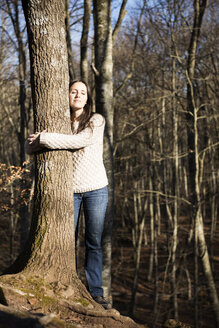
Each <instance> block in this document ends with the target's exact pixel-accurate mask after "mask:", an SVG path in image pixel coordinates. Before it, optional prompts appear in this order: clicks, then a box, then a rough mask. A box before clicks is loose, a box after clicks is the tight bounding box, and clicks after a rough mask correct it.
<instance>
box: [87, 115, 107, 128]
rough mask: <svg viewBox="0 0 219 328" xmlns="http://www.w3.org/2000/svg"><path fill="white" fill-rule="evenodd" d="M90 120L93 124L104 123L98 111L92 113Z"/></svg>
mask: <svg viewBox="0 0 219 328" xmlns="http://www.w3.org/2000/svg"><path fill="white" fill-rule="evenodd" d="M90 121H91V122H92V123H93V124H94V126H100V125H103V124H105V118H104V117H103V115H101V114H99V113H92V116H91V119H90Z"/></svg>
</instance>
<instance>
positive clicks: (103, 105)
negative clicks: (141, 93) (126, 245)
mask: <svg viewBox="0 0 219 328" xmlns="http://www.w3.org/2000/svg"><path fill="white" fill-rule="evenodd" d="M110 5H111V1H110V0H108V1H105V0H94V2H93V6H94V24H95V37H94V38H95V71H96V75H95V87H96V111H97V112H98V113H101V114H103V116H104V117H105V119H106V128H105V141H104V162H105V166H106V171H107V176H108V180H109V202H108V208H107V213H106V219H105V229H104V233H103V289H104V295H105V297H110V296H111V248H112V245H111V230H112V222H113V212H114V208H113V205H114V178H113V82H112V73H113V62H112V30H111V6H110Z"/></svg>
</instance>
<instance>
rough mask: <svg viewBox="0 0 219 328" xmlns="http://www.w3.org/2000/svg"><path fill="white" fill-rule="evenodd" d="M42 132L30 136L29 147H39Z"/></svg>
mask: <svg viewBox="0 0 219 328" xmlns="http://www.w3.org/2000/svg"><path fill="white" fill-rule="evenodd" d="M39 139H40V132H35V133H33V134H30V135H29V137H28V138H27V140H28V143H29V145H32V146H39Z"/></svg>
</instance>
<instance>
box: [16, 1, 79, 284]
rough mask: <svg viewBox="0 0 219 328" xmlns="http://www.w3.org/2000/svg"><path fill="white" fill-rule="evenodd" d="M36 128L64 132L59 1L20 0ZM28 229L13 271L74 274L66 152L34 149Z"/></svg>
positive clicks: (53, 277)
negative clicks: (29, 66) (31, 203)
mask: <svg viewBox="0 0 219 328" xmlns="http://www.w3.org/2000/svg"><path fill="white" fill-rule="evenodd" d="M22 4H23V10H24V14H25V19H26V24H27V29H28V39H29V50H30V62H31V86H32V98H33V110H34V119H35V122H34V125H35V130H36V131H42V130H43V129H45V128H46V129H47V130H48V132H54V131H55V132H60V133H68V132H69V133H70V113H69V101H68V82H69V77H68V57H67V49H66V40H65V22H64V18H65V6H64V5H65V3H64V1H59V0H56V1H34V0H29V1H23V2H22ZM35 180H36V181H35V197H34V208H33V217H32V224H31V231H30V236H29V240H28V243H27V246H26V248H25V250H24V253H23V254H21V256H20V257H19V258H18V260H17V262H16V263H15V265H14V269H15V271H16V272H19V271H20V270H22V269H23V272H25V273H28V274H30V273H32V274H34V275H36V274H38V275H40V276H43V278H44V279H46V280H48V281H57V280H61V281H62V282H68V283H72V279H73V277H74V275H75V259H74V222H73V180H72V158H71V153H70V152H63V151H62V152H59V151H56V152H44V153H40V154H37V155H36V169H35Z"/></svg>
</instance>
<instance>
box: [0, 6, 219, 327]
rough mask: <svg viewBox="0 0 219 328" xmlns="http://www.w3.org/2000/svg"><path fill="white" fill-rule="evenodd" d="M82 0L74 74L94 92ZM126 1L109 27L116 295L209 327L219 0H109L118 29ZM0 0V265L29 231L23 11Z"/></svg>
mask: <svg viewBox="0 0 219 328" xmlns="http://www.w3.org/2000/svg"><path fill="white" fill-rule="evenodd" d="M126 2H127V3H126ZM89 3H90V6H91V7H92V4H91V2H90V1H81V0H70V1H69V2H68V1H66V41H67V44H68V52H69V74H70V76H71V77H72V78H74V77H78V76H80V75H83V74H82V72H84V74H85V75H84V77H85V78H86V79H87V80H88V81H89V83H90V85H91V87H92V91H93V95H94V97H95V90H94V74H95V69H94V65H93V62H94V60H93V57H94V49H93V29H94V27H95V24H94V22H93V20H92V11H91V12H90V13H89V15H90V18H91V21H90V26H87V27H89V28H88V30H89V33H88V39H87V40H85V43H83V38H82V36H83V35H84V32H85V29H86V26H85V24H84V22H83V17H84V5H85V4H89ZM122 4H123V5H125V4H126V11H127V12H126V15H125V18H124V19H123V21H122V24H121V26H120V29H119V31H117V34H116V33H115V34H114V36H115V37H114V39H113V109H112V113H113V158H114V172H113V175H114V183H113V186H114V224H113V243H112V247H113V254H112V296H113V302H114V306H115V308H117V309H118V310H119V311H121V313H123V314H125V315H130V316H133V317H134V319H135V320H136V321H137V322H142V323H146V324H148V326H149V327H160V326H161V324H162V323H163V322H164V321H165V319H166V318H170V317H171V318H173V317H174V318H176V319H179V320H181V321H184V322H187V323H188V324H191V325H194V326H196V327H214V326H215V325H216V319H215V313H217V315H219V313H218V298H217V289H218V281H219V277H218V275H217V274H218V269H219V253H218V237H219V235H218V227H217V218H218V203H219V195H218V172H219V171H218V160H219V155H218V154H219V153H218V146H219V141H218V132H219V129H218V126H219V125H218V95H219V93H218V34H219V33H218V32H219V31H218V9H219V4H218V2H217V1H216V0H212V1H208V2H206V1H197V0H196V1H194V2H192V1H188V0H178V1H171V0H154V1H135V2H133V1H111V6H112V27H113V28H114V30H116V26H117V25H116V23H117V18H118V17H119V12H120V7H121V5H122ZM198 4H199V9H200V11H199V13H198V12H197V8H198V7H197V5H198ZM0 6H1V21H0V42H1V43H0V104H1V106H0V112H1V130H0V154H1V164H0V173H1V177H0V183H1V190H0V193H1V197H0V202H1V218H0V229H1V241H0V247H1V253H0V271H2V270H3V269H4V268H6V267H7V266H8V265H9V264H11V263H12V262H13V261H14V259H15V258H16V257H17V255H18V254H19V252H20V250H21V249H22V247H23V246H24V242H25V240H26V238H27V235H28V229H29V224H30V218H31V199H32V196H33V170H34V167H33V160H32V159H30V158H28V157H27V156H26V155H25V153H24V140H25V138H26V137H27V136H28V134H29V133H30V132H32V131H33V113H32V101H31V90H30V74H29V57H28V56H29V54H28V42H27V35H26V27H25V21H24V18H23V12H22V7H21V3H20V1H19V0H7V1H6V0H5V1H4V0H1V2H0ZM202 10H203V11H202ZM195 31H196V32H197V31H198V33H197V34H196V33H195ZM194 39H195V41H196V47H195V48H194V47H192V45H194ZM84 44H85V45H86V51H87V52H86V56H85V57H86V58H85V59H86V61H87V62H86V63H87V66H86V67H87V69H86V70H83V68H82V63H83V54H84V52H83V50H82V49H83V47H84ZM194 49H195V50H194ZM193 64H194V67H193ZM206 254H207V257H206Z"/></svg>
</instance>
